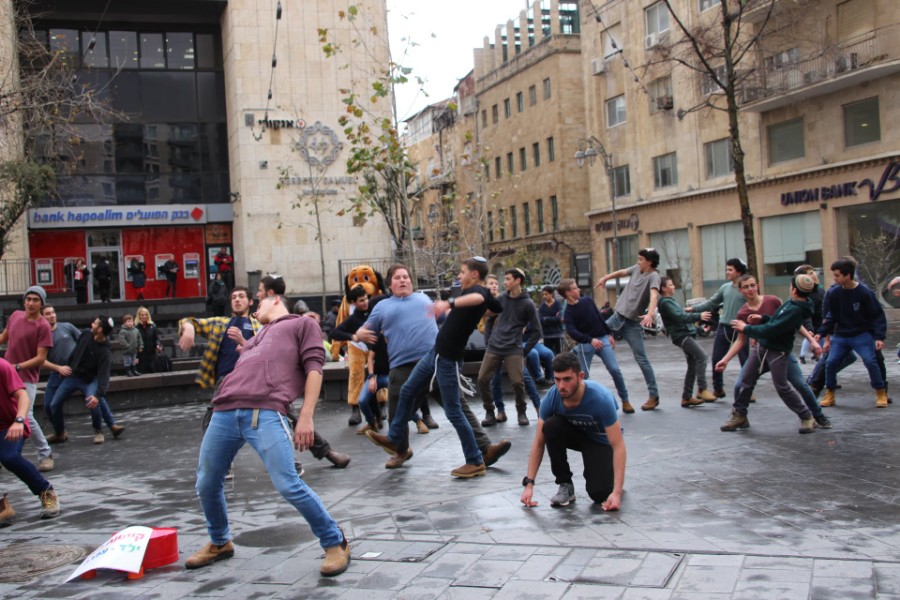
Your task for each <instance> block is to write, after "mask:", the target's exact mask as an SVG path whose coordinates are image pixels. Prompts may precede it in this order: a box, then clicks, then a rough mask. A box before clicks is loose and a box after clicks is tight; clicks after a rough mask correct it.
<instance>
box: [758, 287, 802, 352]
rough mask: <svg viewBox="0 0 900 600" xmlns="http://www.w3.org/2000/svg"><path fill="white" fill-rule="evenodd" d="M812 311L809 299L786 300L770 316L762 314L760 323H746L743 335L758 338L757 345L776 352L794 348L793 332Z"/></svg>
mask: <svg viewBox="0 0 900 600" xmlns="http://www.w3.org/2000/svg"><path fill="white" fill-rule="evenodd" d="M812 313H813V305H812V302H810V301H809V300H788V301H787V302H785V303H784V304H782V305H781V307H779V309H778V310H776V311H775V314H774V315H772V316H771V317H768V316H764V317H763V322H762V324H761V325H747V326H746V327H744V335H746V336H748V337H752V338H756V339H757V340H759V345H760V346H762V347H763V348H769V349H770V350H775V351H777V352H791V351H792V350H793V349H794V334H795V333H797V331H798V330H799V329H800V326H801V325H803V322H804V321H806V319H808V318H810V317H811V316H812Z"/></svg>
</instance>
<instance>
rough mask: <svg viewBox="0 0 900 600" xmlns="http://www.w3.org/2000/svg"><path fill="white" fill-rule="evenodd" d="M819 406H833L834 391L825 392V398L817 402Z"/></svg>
mask: <svg viewBox="0 0 900 600" xmlns="http://www.w3.org/2000/svg"><path fill="white" fill-rule="evenodd" d="M819 406H826V407H827V406H834V390H825V397H824V398H822V400H820V401H819Z"/></svg>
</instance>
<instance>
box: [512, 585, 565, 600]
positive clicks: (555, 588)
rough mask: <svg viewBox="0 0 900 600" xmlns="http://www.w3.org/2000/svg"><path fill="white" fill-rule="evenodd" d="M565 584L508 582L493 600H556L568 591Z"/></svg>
mask: <svg viewBox="0 0 900 600" xmlns="http://www.w3.org/2000/svg"><path fill="white" fill-rule="evenodd" d="M568 589H569V585H568V584H566V583H554V582H548V581H510V582H509V583H507V584H506V585H504V586H503V587H502V588H500V591H498V592H497V593H496V594H495V595H494V599H495V600H558V599H559V598H562V597H563V595H564V594H565V593H566V592H567V591H568Z"/></svg>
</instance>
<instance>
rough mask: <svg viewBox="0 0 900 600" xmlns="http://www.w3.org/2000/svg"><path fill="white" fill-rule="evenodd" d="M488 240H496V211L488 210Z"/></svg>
mask: <svg viewBox="0 0 900 600" xmlns="http://www.w3.org/2000/svg"><path fill="white" fill-rule="evenodd" d="M487 217H488V241H489V242H493V241H494V213H493V212H492V211H488V214H487Z"/></svg>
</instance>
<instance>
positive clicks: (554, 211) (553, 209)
mask: <svg viewBox="0 0 900 600" xmlns="http://www.w3.org/2000/svg"><path fill="white" fill-rule="evenodd" d="M550 218H551V219H552V220H553V222H552V226H553V231H558V230H559V204H557V203H556V196H550Z"/></svg>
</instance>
